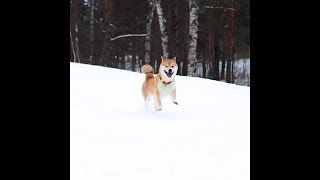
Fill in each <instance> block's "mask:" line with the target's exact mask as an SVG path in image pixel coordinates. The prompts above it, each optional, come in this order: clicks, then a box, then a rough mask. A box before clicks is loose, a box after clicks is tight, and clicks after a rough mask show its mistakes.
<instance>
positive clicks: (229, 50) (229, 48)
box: [226, 1, 234, 83]
mask: <svg viewBox="0 0 320 180" xmlns="http://www.w3.org/2000/svg"><path fill="white" fill-rule="evenodd" d="M231 7H233V1H232V6H231ZM228 14H229V15H228V42H227V43H228V45H227V72H226V82H227V83H231V60H232V44H233V36H232V35H233V33H232V32H233V16H234V10H233V9H232V8H228Z"/></svg>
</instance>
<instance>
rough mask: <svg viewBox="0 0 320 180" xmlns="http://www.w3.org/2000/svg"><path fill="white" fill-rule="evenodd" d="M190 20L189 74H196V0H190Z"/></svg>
mask: <svg viewBox="0 0 320 180" xmlns="http://www.w3.org/2000/svg"><path fill="white" fill-rule="evenodd" d="M189 9H190V22H189V36H190V40H189V50H188V53H189V54H188V76H196V67H197V38H198V34H197V31H198V24H199V22H198V10H199V7H198V6H197V3H196V1H195V0H189Z"/></svg>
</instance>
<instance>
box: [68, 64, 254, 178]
mask: <svg viewBox="0 0 320 180" xmlns="http://www.w3.org/2000/svg"><path fill="white" fill-rule="evenodd" d="M144 78H145V75H144V74H142V73H137V72H130V71H126V70H119V69H113V68H107V67H101V66H94V65H87V64H79V63H72V62H71V63H70V179H71V180H129V179H130V180H133V179H137V180H144V179H145V180H158V179H159V180H164V179H165V180H249V179H250V87H247V86H239V85H235V84H228V83H225V82H220V81H214V80H209V79H203V78H197V77H186V76H176V86H177V100H178V103H179V105H175V104H174V103H172V101H171V100H170V98H165V99H163V100H162V111H158V112H154V111H153V107H152V105H153V103H152V102H151V103H150V107H149V108H148V109H145V107H144V100H143V97H142V94H141V85H142V83H143V81H144Z"/></svg>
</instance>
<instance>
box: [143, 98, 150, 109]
mask: <svg viewBox="0 0 320 180" xmlns="http://www.w3.org/2000/svg"><path fill="white" fill-rule="evenodd" d="M150 99H151V96H150V95H149V96H147V97H146V99H145V105H144V107H145V109H146V110H147V109H148V107H149V102H150Z"/></svg>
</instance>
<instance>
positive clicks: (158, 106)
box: [154, 91, 162, 111]
mask: <svg viewBox="0 0 320 180" xmlns="http://www.w3.org/2000/svg"><path fill="white" fill-rule="evenodd" d="M154 100H155V101H154V104H155V110H156V111H161V110H162V105H161V99H160V93H159V91H157V92H156V94H155V97H154Z"/></svg>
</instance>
